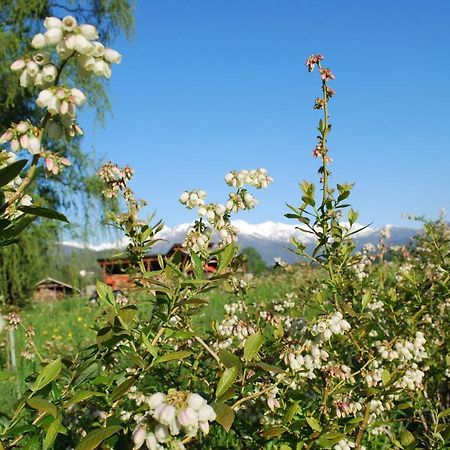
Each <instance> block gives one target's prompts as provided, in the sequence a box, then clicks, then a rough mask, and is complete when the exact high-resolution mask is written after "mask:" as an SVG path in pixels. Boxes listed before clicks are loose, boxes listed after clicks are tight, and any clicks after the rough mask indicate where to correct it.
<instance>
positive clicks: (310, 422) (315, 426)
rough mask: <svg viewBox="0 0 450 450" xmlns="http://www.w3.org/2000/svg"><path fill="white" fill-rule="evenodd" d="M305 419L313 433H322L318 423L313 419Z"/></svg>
mask: <svg viewBox="0 0 450 450" xmlns="http://www.w3.org/2000/svg"><path fill="white" fill-rule="evenodd" d="M305 419H306V422H307V423H308V425H309V426H310V427H311V429H312V430H313V431H318V432H320V431H322V427H321V426H320V423H319V422H318V421H317V420H316V419H314V417H305Z"/></svg>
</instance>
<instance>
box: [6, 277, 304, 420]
mask: <svg viewBox="0 0 450 450" xmlns="http://www.w3.org/2000/svg"><path fill="white" fill-rule="evenodd" d="M282 278H283V279H284V281H285V282H280V274H279V273H276V274H275V273H271V272H267V273H265V274H264V275H263V276H260V277H255V278H254V280H253V281H252V283H251V284H252V286H253V287H252V288H250V289H249V291H248V294H247V297H246V300H247V301H248V302H257V303H259V304H264V302H265V301H268V300H273V299H274V298H276V297H278V298H281V297H283V296H284V295H285V294H286V293H288V292H292V291H293V290H296V291H298V290H299V289H301V278H299V277H298V275H296V276H293V275H291V274H288V273H286V274H282ZM208 300H209V304H208V305H206V306H205V307H203V310H202V314H200V315H198V320H196V322H195V325H196V326H198V327H199V329H203V330H206V329H208V328H210V327H211V324H212V322H213V321H219V320H221V319H222V317H223V314H224V312H223V306H224V305H225V304H226V303H229V302H232V301H236V300H237V298H236V296H234V295H232V294H226V293H223V291H222V292H220V293H219V292H217V291H215V292H213V293H211V294H210V295H209V296H208ZM137 302H138V305H139V306H140V307H139V311H140V314H151V312H150V309H149V308H148V307H146V306H147V305H145V301H143V300H138V301H137ZM20 315H21V318H22V324H23V326H24V327H22V326H21V327H19V329H18V330H17V331H15V332H14V334H15V340H16V355H17V374H16V376H15V377H14V378H9V379H7V380H4V381H0V399H1V402H0V413H9V412H10V411H11V409H12V406H13V404H14V402H15V400H16V399H17V398H18V393H19V392H21V393H22V392H24V391H25V389H26V378H27V377H28V376H29V375H30V374H31V373H33V372H35V371H36V369H37V367H38V364H37V363H36V360H28V359H25V358H23V357H22V356H21V353H22V351H23V350H24V349H25V346H26V336H25V328H26V327H27V326H28V325H32V326H33V329H34V332H35V336H34V341H35V343H36V347H37V350H38V352H39V354H40V355H41V356H42V358H43V359H45V360H53V359H55V358H56V357H57V356H61V357H68V356H71V355H74V354H75V353H76V352H77V351H78V350H80V349H82V348H84V347H86V346H88V345H90V344H93V343H94V342H95V336H96V331H95V329H94V325H97V326H98V325H99V324H101V321H102V317H101V315H102V308H101V307H100V306H99V305H97V304H91V303H89V302H88V300H87V298H85V297H71V298H66V299H64V300H61V301H58V302H54V303H30V304H29V305H28V306H26V307H25V308H24V309H23V310H21V311H20ZM0 339H1V342H2V343H3V345H2V347H1V348H0V371H8V372H9V371H10V368H9V367H8V354H7V345H6V340H7V332H6V331H4V332H3V334H2V336H1V337H0Z"/></svg>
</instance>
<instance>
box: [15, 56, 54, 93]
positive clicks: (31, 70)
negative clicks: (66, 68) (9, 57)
mask: <svg viewBox="0 0 450 450" xmlns="http://www.w3.org/2000/svg"><path fill="white" fill-rule="evenodd" d="M10 68H11V70H12V71H14V72H20V77H19V83H20V85H21V86H22V87H28V86H30V85H34V86H39V87H46V86H49V85H51V84H52V83H53V82H54V81H55V80H56V77H57V76H58V68H57V67H56V65H55V64H53V63H52V62H51V60H50V54H49V53H48V52H37V53H35V54H33V55H32V56H31V57H28V56H25V57H23V58H20V59H18V60H16V61H14V62H13V63H12V64H11V67H10Z"/></svg>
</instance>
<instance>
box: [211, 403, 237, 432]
mask: <svg viewBox="0 0 450 450" xmlns="http://www.w3.org/2000/svg"><path fill="white" fill-rule="evenodd" d="M211 406H212V407H213V409H214V411H215V413H216V415H217V417H216V422H217V423H219V424H220V425H222V427H223V428H224V429H225V430H226V431H230V429H231V426H232V425H233V422H234V411H233V410H232V409H231V408H230V407H229V406H228V405H226V404H225V403H213V404H212V405H211Z"/></svg>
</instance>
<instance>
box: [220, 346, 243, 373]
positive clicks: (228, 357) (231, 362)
mask: <svg viewBox="0 0 450 450" xmlns="http://www.w3.org/2000/svg"><path fill="white" fill-rule="evenodd" d="M217 354H218V356H219V359H220V361H221V362H222V363H223V365H224V366H225V367H227V368H230V367H233V366H236V367H237V368H238V369H239V370H242V363H241V360H240V359H239V357H237V356H236V355H234V354H233V353H231V352H229V351H228V350H224V349H223V348H221V349H219V352H218V353H217Z"/></svg>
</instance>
